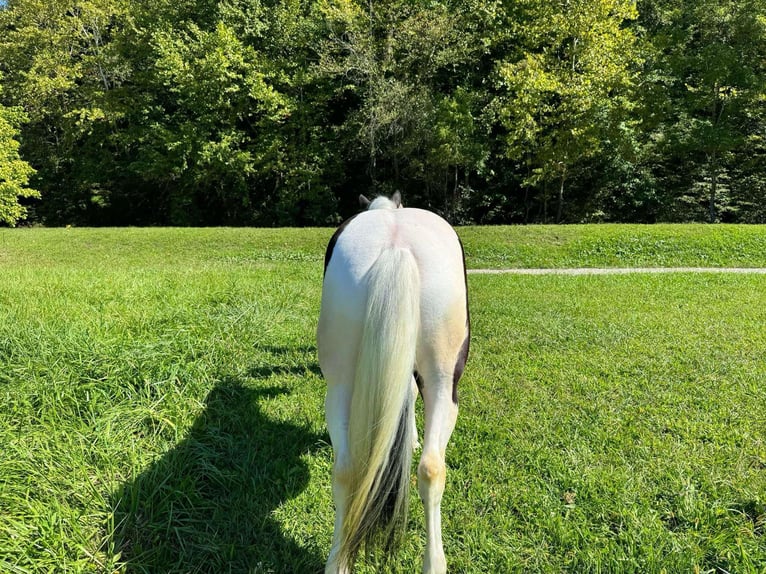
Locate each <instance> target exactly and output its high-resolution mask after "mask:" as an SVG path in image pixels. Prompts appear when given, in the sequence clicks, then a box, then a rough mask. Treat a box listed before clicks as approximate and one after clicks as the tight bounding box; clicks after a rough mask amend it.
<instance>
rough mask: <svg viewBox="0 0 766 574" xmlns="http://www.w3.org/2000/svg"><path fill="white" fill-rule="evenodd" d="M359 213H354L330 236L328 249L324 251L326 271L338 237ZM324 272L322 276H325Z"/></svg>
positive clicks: (325, 271)
mask: <svg viewBox="0 0 766 574" xmlns="http://www.w3.org/2000/svg"><path fill="white" fill-rule="evenodd" d="M357 215H359V214H358V213H357V214H355V215H352V216H351V217H349V218H348V219H347V220H346V221H344V222H343V223H341V224H340V227H338V229H336V230H335V233H333V235H332V237H330V242H329V243H328V244H327V250H326V251H325V252H324V273H327V266H328V265H329V264H330V259H331V258H332V252H333V249H335V244H336V243H337V242H338V237H340V234H341V233H343V230H344V229H346V226H347V225H348V224H349V223H351V222H352V221H353V219H354V218H355V217H356V216H357ZM324 273H323V274H322V276H324Z"/></svg>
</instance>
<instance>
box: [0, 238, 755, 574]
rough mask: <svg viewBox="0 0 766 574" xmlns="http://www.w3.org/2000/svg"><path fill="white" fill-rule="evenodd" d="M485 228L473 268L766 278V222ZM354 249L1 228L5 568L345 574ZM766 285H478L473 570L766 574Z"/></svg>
mask: <svg viewBox="0 0 766 574" xmlns="http://www.w3.org/2000/svg"><path fill="white" fill-rule="evenodd" d="M460 233H461V236H462V237H463V240H464V243H465V246H466V254H467V262H468V266H469V267H474V268H475V267H483V266H491V267H512V266H533V267H547V266H552V267H566V266H573V267H574V266H599V265H605V266H629V265H663V266H664V265H668V266H670V265H672V266H676V265H705V264H708V265H718V266H729V265H731V266H762V265H766V229H765V228H763V227H744V226H721V227H712V226H659V227H656V228H655V227H647V226H565V227H555V226H549V227H511V228H507V227H506V228H465V229H461V230H460ZM331 234H332V230H329V229H313V230H245V229H197V230H190V229H103V230H90V229H69V230H64V229H32V230H0V272H2V279H1V280H0V400H2V408H0V445H2V447H1V448H0V572H35V573H36V572H54V571H55V572H114V571H119V572H122V571H124V572H178V573H182V572H183V573H185V572H233V573H235V572H236V573H238V572H253V573H260V572H263V573H267V572H277V573H279V572H285V573H307V572H308V573H310V572H315V571H318V570H321V568H322V565H323V559H324V557H325V555H326V553H327V551H328V548H329V543H330V537H331V530H332V519H333V511H332V503H331V497H330V468H331V460H332V452H331V449H330V446H329V444H328V442H329V440H328V437H327V434H326V431H325V428H324V423H323V412H322V408H323V407H322V402H323V392H324V388H323V382H322V378H321V375H320V373H319V370H318V365H317V362H316V349H315V343H314V329H315V325H316V317H317V314H318V302H319V294H320V289H321V276H322V257H323V250H324V245H325V243H326V241H327V239H328V238H329V236H330V235H331ZM763 281H764V279H763V277H762V276H749V275H748V276H742V275H738V276H734V275H707V274H692V273H683V274H671V275H662V276H647V275H624V276H583V277H562V276H542V277H528V276H524V277H520V276H507V275H501V276H470V277H469V296H470V299H471V305H472V319H473V340H472V348H471V356H470V358H469V362H468V366H467V369H466V373H465V376H464V378H463V380H462V381H461V384H460V401H461V402H460V405H461V413H460V417H459V420H458V426H457V429H456V431H455V434H454V435H453V440H452V442H451V445H450V448H449V450H448V455H447V457H448V467H449V471H448V472H449V474H448V486H447V491H446V493H445V500H444V504H443V515H444V538H445V550H446V553H447V559H448V562H449V565H450V571H451V572H477V573H479V572H562V571H569V572H610V573H611V572H642V573H643V572H656V573H660V572H668V573H674V572H695V571H699V572H732V573H734V572H737V573H741V572H745V573H747V572H758V573H763V572H766V409H765V408H764V405H766V384H764V383H766V330H765V329H764V325H765V324H766V288H764V284H763ZM412 496H413V504H412V510H411V525H410V532H411V537H410V538H409V539H408V540H407V541H406V543H405V545H404V547H403V548H402V549H401V550H400V552H399V553H398V554H397V555H396V557H395V559H394V560H393V567H392V571H394V572H401V573H404V572H415V571H418V570H419V568H420V560H421V556H422V552H423V544H424V532H423V513H422V510H421V508H420V505H419V504H418V503H417V501H416V496H417V495H416V491H415V490H413V493H412ZM378 569H379V568H378V567H377V565H376V560H375V557H370V558H369V559H368V560H366V561H364V562H363V563H362V564H360V566H359V568H358V569H357V570H358V572H362V573H365V574H370V573H372V572H376V571H378Z"/></svg>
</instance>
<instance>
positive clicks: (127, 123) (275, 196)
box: [0, 0, 766, 225]
mask: <svg viewBox="0 0 766 574" xmlns="http://www.w3.org/2000/svg"><path fill="white" fill-rule="evenodd" d="M765 68H766V6H764V4H763V2H760V1H756V0H737V1H733V0H673V1H670V0H640V1H639V2H638V3H636V2H634V1H632V0H545V1H543V0H518V1H514V2H505V1H502V0H492V1H479V0H417V1H406V2H405V1H404V0H385V1H384V0H364V1H362V0H313V1H309V0H279V1H278V0H157V1H156V2H151V3H149V2H138V1H137V0H7V2H5V3H0V73H2V76H0V86H1V87H2V92H0V220H2V221H3V222H4V223H10V224H12V223H13V222H14V221H16V220H17V219H19V218H21V217H23V207H24V206H26V207H28V208H29V211H30V214H29V217H30V220H31V221H41V222H44V223H48V224H64V223H73V224H96V225H99V224H177V225H188V224H234V225H239V224H257V225H288V224H331V223H334V222H336V221H338V219H339V218H340V217H342V216H345V215H347V214H348V213H349V212H351V211H352V210H353V209H354V207H353V206H354V201H355V199H354V198H355V197H356V195H358V193H359V192H365V193H376V192H384V193H385V192H391V191H392V190H394V189H400V190H402V191H403V192H404V194H405V198H406V201H407V203H408V204H411V205H422V206H429V207H431V208H433V209H435V210H437V211H440V212H442V213H444V214H446V215H447V216H448V217H449V218H451V219H452V220H453V221H457V222H468V221H477V222H503V221H505V222H512V221H516V222H522V221H524V222H533V221H549V222H553V221H562V222H575V221H598V220H614V221H657V220H670V221H685V220H708V221H750V222H756V221H760V222H763V221H766V142H765V141H764V134H765V133H766V69H765ZM18 144H20V147H19V145H18ZM30 166H31V167H30ZM33 170H34V171H33ZM32 189H34V190H35V191H32ZM36 192H39V194H40V198H39V199H36V198H35V194H36ZM20 204H21V205H20Z"/></svg>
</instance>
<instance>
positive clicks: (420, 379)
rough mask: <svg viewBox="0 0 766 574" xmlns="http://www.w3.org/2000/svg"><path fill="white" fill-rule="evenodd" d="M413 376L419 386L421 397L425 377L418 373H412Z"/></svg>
mask: <svg viewBox="0 0 766 574" xmlns="http://www.w3.org/2000/svg"><path fill="white" fill-rule="evenodd" d="M412 376H413V377H415V384H416V385H417V386H418V392H419V393H420V396H421V397H422V396H423V375H421V374H420V373H418V372H417V371H415V372H413V373H412Z"/></svg>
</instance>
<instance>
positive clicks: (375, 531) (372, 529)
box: [318, 248, 420, 572]
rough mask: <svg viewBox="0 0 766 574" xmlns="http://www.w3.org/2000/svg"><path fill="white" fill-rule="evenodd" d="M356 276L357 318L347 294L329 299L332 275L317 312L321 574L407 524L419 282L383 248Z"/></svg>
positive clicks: (400, 256)
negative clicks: (327, 505) (324, 532)
mask: <svg viewBox="0 0 766 574" xmlns="http://www.w3.org/2000/svg"><path fill="white" fill-rule="evenodd" d="M328 273H332V269H330V270H329V271H328ZM365 277H366V280H365V281H363V282H360V284H359V285H358V290H360V291H363V292H364V297H363V299H366V305H365V308H364V312H363V318H362V320H361V321H359V320H358V315H359V311H360V309H359V307H358V306H357V307H356V309H355V311H353V312H349V311H350V310H349V309H348V308H347V307H348V305H349V304H350V305H351V306H352V307H353V306H354V305H353V297H352V298H351V301H345V300H337V299H334V298H333V293H339V292H341V290H340V289H333V288H332V285H331V283H332V281H333V279H332V277H331V278H330V279H329V283H330V285H328V281H327V277H326V282H325V292H324V293H323V301H322V312H321V314H320V326H319V332H318V335H319V342H318V346H319V356H320V365H321V367H322V370H323V372H324V374H325V378H326V379H327V383H328V392H327V400H326V413H327V424H328V428H329V430H330V437H331V440H332V443H333V448H334V451H335V464H334V471H333V495H334V500H335V506H336V521H335V534H334V538H333V549H332V551H331V554H330V558H329V560H328V564H327V569H326V572H346V571H348V569H350V567H351V566H352V565H353V562H354V558H355V555H356V553H357V551H358V550H359V548H360V546H361V545H362V544H364V543H365V542H367V541H369V540H371V539H372V538H374V537H376V536H378V535H382V536H383V538H384V539H385V540H386V541H388V542H390V541H392V540H394V538H395V537H396V535H397V530H400V529H401V528H403V526H404V525H405V524H406V512H407V500H408V498H409V471H410V461H411V455H412V450H411V444H412V443H411V441H412V436H413V435H414V433H415V430H414V428H412V421H413V420H414V418H413V416H412V408H413V396H412V394H411V388H410V383H411V377H412V369H413V364H414V358H415V349H416V346H417V335H418V317H419V291H420V290H419V276H418V270H417V265H416V263H415V260H414V258H413V256H412V254H411V253H410V252H409V250H407V249H401V248H389V249H386V250H384V251H383V252H382V253H381V255H380V256H379V257H378V259H377V260H376V261H375V263H374V264H373V265H372V267H371V269H370V271H369V272H368V273H367V274H366V276H365ZM346 293H348V290H347V289H346ZM355 316H356V317H355ZM349 324H351V325H352V328H351V329H349Z"/></svg>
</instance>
